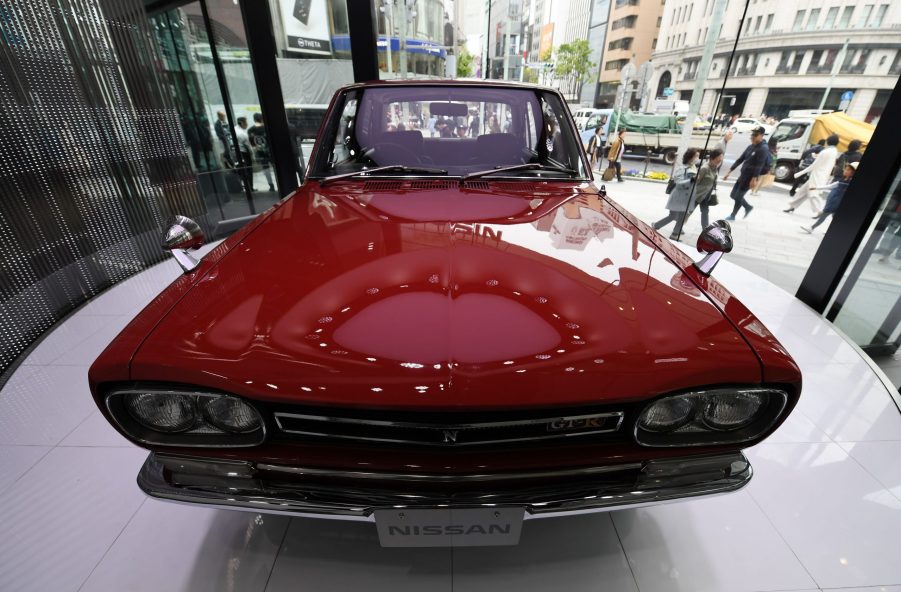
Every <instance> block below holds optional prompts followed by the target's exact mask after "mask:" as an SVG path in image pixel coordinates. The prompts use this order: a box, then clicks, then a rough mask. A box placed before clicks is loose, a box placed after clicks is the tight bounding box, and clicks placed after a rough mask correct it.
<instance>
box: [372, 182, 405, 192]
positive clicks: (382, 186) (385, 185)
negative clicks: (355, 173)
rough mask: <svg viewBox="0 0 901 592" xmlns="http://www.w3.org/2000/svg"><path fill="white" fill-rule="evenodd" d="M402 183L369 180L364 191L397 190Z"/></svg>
mask: <svg viewBox="0 0 901 592" xmlns="http://www.w3.org/2000/svg"><path fill="white" fill-rule="evenodd" d="M401 185H402V184H401V182H400V181H367V182H366V184H365V185H363V191H397V190H398V189H400V188H401Z"/></svg>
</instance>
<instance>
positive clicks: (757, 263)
mask: <svg viewBox="0 0 901 592" xmlns="http://www.w3.org/2000/svg"><path fill="white" fill-rule="evenodd" d="M597 179H598V181H597V183H598V185H606V187H607V193H608V195H609V196H610V197H611V198H612V199H613V200H614V201H616V202H618V203H619V204H621V205H622V206H623V207H625V208H626V209H627V210H629V211H630V212H632V213H633V214H634V215H636V216H637V217H638V218H640V219H641V220H644V221H645V222H647V223H649V224H651V223H653V222H654V221H656V220H659V219H660V218H663V217H664V216H665V215H666V213H667V212H666V210H665V209H664V205H665V204H666V200H667V196H666V193H665V192H664V190H665V188H666V184H665V183H660V182H654V181H646V180H642V179H630V178H626V179H625V181H624V182H623V183H617V182H616V181H613V182H608V183H603V182H601V181H600V176H598V177H597ZM732 185H733V179H730V180H728V181H723V180H722V179H720V180H719V181H718V186H717V189H718V195H719V202H720V203H719V205H718V206H716V207H714V208H711V210H710V220H711V221H714V220H718V219H721V218H725V217H726V216H728V215H729V214H730V213H731V212H732V205H733V203H734V202H733V201H732V199H731V198H730V197H729V192H730V191H731V190H732ZM788 189H789V188H788V187H787V186H785V185H780V184H776V185H773V186H770V187H767V188H766V189H764V190H763V191H761V192H760V195H758V196H751V195H749V196H748V201H749V202H750V203H751V205H753V206H754V210H753V211H752V212H751V214H750V215H749V216H748V217H747V218H743V216H744V212H743V211H740V212H739V214H738V219H737V220H735V221H734V222H730V225H731V226H732V236H733V239H734V241H735V247H734V249H733V251H732V253H730V254H729V255H727V257H728V259H729V261H732V262H733V263H735V264H737V265H740V266H741V267H744V268H745V269H747V270H749V271H751V272H753V273H756V274H757V275H759V276H761V277H763V278H766V279H768V280H769V281H771V282H773V283H774V284H776V285H777V286H779V287H781V288H782V289H784V290H786V291H787V292H789V293H791V294H794V293H795V292H797V290H798V287H799V286H800V285H801V280H802V279H803V278H804V274H805V273H806V272H807V268H808V266H809V265H810V262H811V260H812V259H813V256H814V254H815V253H816V251H817V249H818V248H819V246H820V242H821V241H822V240H823V235H824V234H825V232H826V230H827V229H828V227H829V224H830V223H831V218H830V219H829V220H828V221H827V222H824V223H823V224H821V225H820V226H819V228H817V229H816V230H814V231H813V234H807V233H806V232H804V231H803V230H801V226H807V227H810V225H811V224H812V223H813V219H812V216H813V211H812V210H811V208H810V206H809V205H808V204H802V205H801V206H800V207H799V208H798V209H797V210H796V211H795V212H794V213H792V214H786V213H784V212H783V211H782V210H784V209H786V208H787V207H788V202H789V201H790V199H791V198H790V196H789V195H788ZM673 228H674V226H673V225H672V224H671V225H670V226H667V227H665V228H663V229H662V231H661V232H662V233H663V234H664V236H668V235H669V234H670V233H671V232H672V230H673ZM700 232H701V213H700V211H698V210H695V211H694V212H693V213H692V215H691V216H690V217H689V218H688V220H687V221H686V223H685V227H684V229H683V234H682V240H681V241H680V242H682V243H683V244H685V245H686V246H688V250H689V252H692V253H693V252H694V245H695V243H696V242H697V239H698V234H699V233H700ZM899 290H901V270H899V267H898V264H897V263H895V262H889V263H878V262H876V261H874V260H871V261H870V262H868V265H867V267H866V269H865V270H864V272H863V274H861V277H860V279H859V281H858V283H857V285H856V286H855V289H854V292H853V293H852V296H851V298H850V300H849V301H848V303H846V305H845V307H844V308H843V309H842V316H843V318H842V319H838V320H839V321H840V322H839V325H840V326H841V327H842V328H843V330H844V331H845V332H846V333H848V334H849V335H850V336H851V337H852V338H854V339H855V341H858V343H864V342H868V341H869V339H870V338H872V336H873V334H875V331H876V329H878V326H876V325H875V324H874V319H871V318H870V317H871V316H872V317H874V318H875V317H880V314H879V311H883V312H882V314H881V316H883V317H884V315H885V314H886V313H887V312H888V310H889V309H890V308H891V307H892V306H893V304H894V302H895V300H896V299H897V297H898V293H899Z"/></svg>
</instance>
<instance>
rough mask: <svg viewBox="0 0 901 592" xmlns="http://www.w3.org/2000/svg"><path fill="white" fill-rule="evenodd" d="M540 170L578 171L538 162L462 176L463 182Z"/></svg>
mask: <svg viewBox="0 0 901 592" xmlns="http://www.w3.org/2000/svg"><path fill="white" fill-rule="evenodd" d="M536 169H541V170H543V171H558V172H561V173H569V174H570V175H576V174H578V171H574V170H572V169H568V168H565V167H558V166H553V165H549V164H541V163H540V162H527V163H525V164H515V165H513V166H505V167H495V168H493V169H488V170H487V171H476V172H474V173H469V174H468V175H463V179H462V180H463V181H466V180H467V179H474V178H476V177H484V176H485V175H493V174H495V173H507V172H510V171H528V170H536Z"/></svg>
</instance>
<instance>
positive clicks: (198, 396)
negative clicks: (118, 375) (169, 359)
mask: <svg viewBox="0 0 901 592" xmlns="http://www.w3.org/2000/svg"><path fill="white" fill-rule="evenodd" d="M143 394H152V395H162V396H165V395H172V396H180V397H188V398H190V399H191V401H192V405H193V409H194V417H195V421H194V424H193V425H192V426H191V427H190V428H188V430H186V431H181V432H164V431H160V430H156V429H153V428H151V427H148V426H146V425H144V424H143V423H142V422H140V421H138V420H137V419H135V418H134V417H133V415H132V414H131V413H130V412H129V410H128V409H126V405H125V401H126V398H127V397H129V396H136V395H143ZM220 397H224V398H231V399H236V400H238V401H240V402H241V403H243V404H245V405H248V406H249V407H250V409H252V410H253V411H254V413H256V416H257V419H258V421H259V427H258V428H256V429H254V430H253V431H250V432H244V433H235V432H228V431H225V430H223V429H222V428H220V427H218V426H216V425H215V424H212V423H211V422H210V421H209V420H208V419H207V418H206V416H205V414H204V407H205V402H204V399H210V398H220ZM104 400H105V403H106V408H107V411H108V412H109V414H110V416H111V417H112V418H113V421H114V422H115V423H116V425H117V426H118V427H119V429H120V430H122V431H123V432H124V433H125V434H127V435H128V436H129V437H130V438H132V439H134V440H135V441H137V442H140V443H141V444H146V445H148V446H170V447H177V448H249V447H253V446H258V445H260V444H262V443H263V442H264V441H265V440H266V436H267V431H268V430H267V425H266V418H265V416H264V415H263V413H262V412H261V411H260V409H259V408H258V406H256V405H254V403H253V401H250V400H248V399H246V398H244V397H239V396H237V395H233V394H231V393H225V392H220V391H215V390H212V389H210V390H203V389H200V388H191V387H177V386H171V387H170V386H156V385H154V386H148V387H146V388H142V387H141V386H139V385H129V386H123V387H121V388H111V389H109V390H108V391H107V392H106V393H105V395H104Z"/></svg>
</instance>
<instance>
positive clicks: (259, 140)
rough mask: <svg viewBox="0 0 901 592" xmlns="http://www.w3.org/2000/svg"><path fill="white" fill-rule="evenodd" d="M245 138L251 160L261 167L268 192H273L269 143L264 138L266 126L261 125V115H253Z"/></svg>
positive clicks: (266, 138) (266, 137)
mask: <svg viewBox="0 0 901 592" xmlns="http://www.w3.org/2000/svg"><path fill="white" fill-rule="evenodd" d="M247 137H248V138H249V139H250V145H251V146H252V147H253V159H254V160H255V161H256V162H257V163H259V165H260V166H261V167H262V169H263V176H264V177H265V178H266V182H267V183H269V191H275V185H274V184H273V183H272V166H271V164H270V160H269V159H270V156H269V141H268V136H266V126H265V125H263V114H262V113H254V114H253V126H252V127H251V128H250V129H249V130H247Z"/></svg>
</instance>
